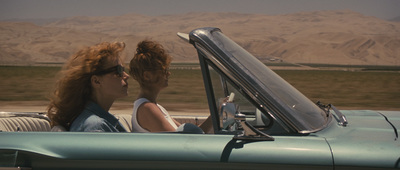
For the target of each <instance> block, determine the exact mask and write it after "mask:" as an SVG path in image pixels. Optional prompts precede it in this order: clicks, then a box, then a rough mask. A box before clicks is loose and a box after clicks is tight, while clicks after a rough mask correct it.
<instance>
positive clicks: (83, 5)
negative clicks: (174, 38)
mask: <svg viewBox="0 0 400 170" xmlns="http://www.w3.org/2000/svg"><path fill="white" fill-rule="evenodd" d="M343 9H350V10H353V11H356V12H360V13H362V14H364V15H367V16H376V17H379V18H382V19H392V18H395V17H398V16H400V0H0V20H5V19H42V18H63V17H71V16H117V15H123V14H128V13H137V14H143V15H165V14H180V13H188V12H239V13H260V14H268V15H279V14H287V13H294V12H300V11H316V10H343Z"/></svg>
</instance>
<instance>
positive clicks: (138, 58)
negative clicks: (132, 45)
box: [129, 40, 172, 86]
mask: <svg viewBox="0 0 400 170" xmlns="http://www.w3.org/2000/svg"><path fill="white" fill-rule="evenodd" d="M171 61H172V57H171V56H170V55H169V54H168V53H167V52H166V51H165V50H164V48H163V46H162V45H161V44H159V43H158V42H156V41H151V40H144V41H141V42H139V43H138V44H137V48H136V54H135V55H134V56H133V58H132V60H131V61H130V63H129V74H130V75H131V76H132V77H133V79H135V80H136V81H138V82H139V84H140V85H141V86H142V85H143V83H145V81H144V78H143V73H144V71H150V70H158V69H162V70H166V69H167V67H169V64H170V63H171Z"/></svg>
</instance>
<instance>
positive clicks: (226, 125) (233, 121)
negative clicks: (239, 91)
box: [219, 93, 274, 141]
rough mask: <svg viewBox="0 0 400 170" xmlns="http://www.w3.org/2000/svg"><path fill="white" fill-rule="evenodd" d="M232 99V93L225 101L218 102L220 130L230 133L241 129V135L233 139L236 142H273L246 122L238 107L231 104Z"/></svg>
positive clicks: (271, 138) (269, 137)
mask: <svg viewBox="0 0 400 170" xmlns="http://www.w3.org/2000/svg"><path fill="white" fill-rule="evenodd" d="M233 98H234V93H231V94H230V96H229V97H228V98H227V99H221V100H220V103H221V105H220V112H219V117H220V126H221V129H222V130H228V131H231V132H236V131H239V129H242V130H243V131H242V133H240V134H237V135H235V137H234V139H237V140H252V141H254V140H255V141H273V140H274V138H273V137H271V136H269V135H268V134H265V133H264V132H261V131H260V130H258V129H257V128H255V127H254V126H252V125H251V124H250V123H249V122H247V121H246V115H245V114H242V113H240V112H239V105H237V104H235V103H233ZM221 101H222V102H221Z"/></svg>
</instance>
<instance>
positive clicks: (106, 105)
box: [92, 95, 114, 112]
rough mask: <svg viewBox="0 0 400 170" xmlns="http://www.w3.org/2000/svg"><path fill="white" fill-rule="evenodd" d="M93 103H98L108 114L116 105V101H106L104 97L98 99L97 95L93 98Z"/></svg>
mask: <svg viewBox="0 0 400 170" xmlns="http://www.w3.org/2000/svg"><path fill="white" fill-rule="evenodd" d="M92 101H93V102H95V103H97V104H98V105H99V106H100V107H101V108H103V109H104V110H105V111H106V112H108V111H109V110H110V108H111V106H112V104H113V103H114V100H108V99H104V98H102V97H98V96H96V95H94V96H92Z"/></svg>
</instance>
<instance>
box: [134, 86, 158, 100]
mask: <svg viewBox="0 0 400 170" xmlns="http://www.w3.org/2000/svg"><path fill="white" fill-rule="evenodd" d="M159 93H160V90H156V89H147V88H140V92H139V95H138V98H146V99H147V100H149V101H150V102H152V103H157V98H158V94H159Z"/></svg>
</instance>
